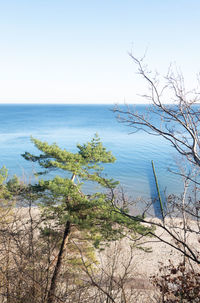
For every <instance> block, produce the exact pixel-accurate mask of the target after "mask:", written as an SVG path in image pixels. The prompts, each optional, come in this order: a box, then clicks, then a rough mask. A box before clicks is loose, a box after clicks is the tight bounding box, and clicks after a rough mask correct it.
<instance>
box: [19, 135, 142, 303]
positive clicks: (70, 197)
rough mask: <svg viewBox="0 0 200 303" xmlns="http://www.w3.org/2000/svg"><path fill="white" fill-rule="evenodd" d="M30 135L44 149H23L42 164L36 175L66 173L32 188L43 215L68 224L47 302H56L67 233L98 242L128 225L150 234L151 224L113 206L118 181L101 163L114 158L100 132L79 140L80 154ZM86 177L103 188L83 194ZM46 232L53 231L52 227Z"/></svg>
mask: <svg viewBox="0 0 200 303" xmlns="http://www.w3.org/2000/svg"><path fill="white" fill-rule="evenodd" d="M31 140H32V142H33V143H34V145H35V146H36V147H37V148H38V149H39V150H40V151H41V152H42V154H40V155H33V154H30V153H28V152H25V153H24V154H23V155H22V156H23V157H24V158H25V159H26V160H29V161H33V162H36V163H38V164H39V165H40V167H42V168H43V170H42V171H40V172H38V174H40V175H42V174H46V173H47V172H49V171H51V170H55V169H56V170H58V171H60V172H61V171H64V172H65V173H66V176H63V173H62V176H56V177H54V178H53V179H50V180H40V181H39V182H38V184H36V185H35V186H34V189H35V190H37V191H38V192H40V202H41V203H42V204H43V216H45V218H46V219H48V218H52V219H53V220H54V224H55V225H54V226H55V227H56V226H63V227H64V232H63V235H62V241H61V245H60V248H59V253H58V256H57V262H56V265H55V269H54V272H53V274H52V279H51V283H50V288H49V293H48V298H47V303H52V302H53V301H54V297H55V294H56V287H57V281H58V276H59V272H60V269H61V266H62V262H63V256H64V252H65V250H66V249H67V247H70V246H69V237H70V236H71V234H72V230H73V229H74V228H75V229H76V231H79V232H80V233H83V234H84V236H85V239H87V241H90V242H92V243H93V245H94V247H99V246H100V244H101V243H103V242H108V241H112V240H116V239H119V238H120V237H122V236H123V234H124V232H125V230H126V231H127V229H130V230H131V231H132V232H133V233H140V234H144V233H146V231H147V229H146V228H145V227H144V226H142V225H141V224H140V223H139V222H138V221H133V220H129V218H127V217H125V216H123V215H121V214H119V213H118V212H116V211H115V207H114V203H113V202H114V195H108V193H107V190H110V191H111V193H113V190H114V189H115V187H116V186H117V185H118V182H116V181H114V180H113V179H109V178H106V177H105V176H103V174H102V172H103V169H104V168H103V164H104V163H114V162H115V157H114V156H113V155H112V153H111V152H110V151H107V150H106V149H105V147H103V145H102V143H101V142H100V139H99V137H98V135H95V137H94V138H93V139H92V140H91V142H88V143H86V144H83V145H80V144H78V145H77V152H76V153H72V152H70V151H67V150H66V149H61V148H60V147H59V146H58V145H57V144H52V145H49V144H48V143H47V142H41V141H39V140H37V139H34V138H31ZM88 181H90V182H92V184H93V185H94V187H95V186H96V185H98V187H99V189H100V191H99V192H93V193H90V194H86V193H83V190H82V185H83V184H84V183H85V182H88ZM41 194H42V196H41ZM44 232H45V230H44ZM46 232H47V233H48V232H49V231H48V228H46Z"/></svg>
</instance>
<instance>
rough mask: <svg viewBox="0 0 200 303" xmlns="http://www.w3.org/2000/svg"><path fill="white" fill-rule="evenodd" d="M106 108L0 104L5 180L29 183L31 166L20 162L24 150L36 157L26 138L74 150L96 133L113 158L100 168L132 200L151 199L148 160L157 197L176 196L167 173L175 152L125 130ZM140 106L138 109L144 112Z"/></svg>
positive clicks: (174, 180)
mask: <svg viewBox="0 0 200 303" xmlns="http://www.w3.org/2000/svg"><path fill="white" fill-rule="evenodd" d="M112 108H113V106H112V105H0V166H2V165H6V167H7V168H8V169H9V175H10V176H11V175H13V174H17V175H19V176H21V177H22V178H24V179H25V180H26V181H29V179H33V177H30V176H33V173H34V171H35V170H36V167H35V166H34V165H33V164H31V163H30V162H27V161H26V160H24V159H23V158H22V157H21V154H22V153H24V152H25V151H29V152H37V150H36V149H35V148H34V146H33V144H32V143H31V142H30V136H31V135H32V136H33V137H35V138H38V139H40V140H45V141H47V142H49V143H53V142H56V143H57V144H58V145H59V146H61V147H63V148H66V149H69V150H70V151H76V144H77V143H85V142H87V141H89V140H90V139H91V138H92V137H93V135H94V134H95V133H96V132H97V133H98V134H99V136H100V138H101V140H102V142H103V144H104V145H105V146H106V147H107V148H108V149H109V150H111V151H112V153H113V154H114V156H115V157H116V158H117V161H116V163H114V164H108V165H106V168H105V172H106V174H107V175H108V176H110V177H113V178H114V179H116V180H119V181H120V184H121V185H122V186H123V188H124V190H125V192H126V193H127V194H128V195H131V196H132V197H133V198H137V197H143V198H145V199H147V198H149V197H151V196H152V195H153V194H154V191H155V183H154V176H153V172H152V167H151V160H153V161H154V164H155V168H156V172H157V176H158V179H159V185H160V189H161V192H162V194H164V191H166V194H171V193H180V192H181V191H182V181H181V179H180V177H177V176H176V175H173V174H172V173H170V172H169V171H168V168H170V169H172V170H176V169H177V162H176V152H175V151H174V149H173V148H172V147H171V146H170V145H169V143H168V142H166V141H165V140H164V139H162V138H161V137H157V136H150V135H148V134H146V133H144V132H138V133H135V134H129V133H130V132H131V129H130V128H129V127H127V126H125V125H123V124H121V123H118V122H117V120H116V118H115V115H114V113H113V112H112V111H111V110H110V109H112ZM145 109H146V107H145V106H138V110H139V111H145Z"/></svg>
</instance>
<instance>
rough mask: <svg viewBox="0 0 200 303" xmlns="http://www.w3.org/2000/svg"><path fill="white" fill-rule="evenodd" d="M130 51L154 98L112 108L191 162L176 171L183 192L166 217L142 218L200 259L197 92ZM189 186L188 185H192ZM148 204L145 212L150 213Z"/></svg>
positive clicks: (169, 200)
mask: <svg viewBox="0 0 200 303" xmlns="http://www.w3.org/2000/svg"><path fill="white" fill-rule="evenodd" d="M130 57H131V58H132V60H133V62H134V63H135V64H136V67H137V71H138V74H139V75H140V76H141V77H142V78H143V79H144V81H146V84H147V88H148V92H147V93H146V94H144V95H142V96H143V97H144V98H145V100H148V101H149V103H150V104H149V105H148V106H147V107H146V110H145V111H144V112H141V111H138V110H137V107H134V106H132V107H131V106H129V105H126V106H125V107H124V106H121V107H120V106H117V105H116V106H115V108H114V109H113V111H114V112H115V113H116V114H117V118H118V121H119V122H121V123H124V124H126V125H128V126H129V127H130V128H131V129H132V133H135V132H137V131H144V132H146V133H148V134H149V135H156V136H161V137H163V138H164V139H165V140H167V141H168V142H169V144H171V145H172V146H173V147H174V149H175V150H176V151H177V153H178V154H179V155H181V156H182V157H183V158H184V159H185V160H186V163H187V165H185V170H182V171H180V172H176V173H177V174H178V175H179V176H180V178H183V184H184V192H183V194H182V195H180V196H179V197H178V196H175V195H171V196H170V197H167V204H168V205H167V210H166V212H165V215H164V218H163V219H164V220H163V221H155V220H154V219H149V218H144V217H143V218H140V219H139V220H140V221H141V222H143V223H147V224H148V223H151V224H153V225H154V226H156V227H158V228H160V229H161V230H162V231H163V234H160V235H158V234H156V233H155V236H156V238H157V239H158V240H160V241H162V242H164V243H166V244H168V245H170V246H171V247H172V248H174V249H176V250H177V251H179V252H180V253H181V254H182V255H183V256H184V257H186V258H189V259H190V260H192V261H194V262H195V263H197V264H200V249H199V233H200V229H199V219H200V213H199V211H200V203H199V198H198V196H199V185H200V182H199V180H198V175H199V167H200V137H199V132H200V106H199V102H200V97H199V92H198V91H196V90H193V91H186V89H185V85H184V78H183V76H182V75H181V74H180V73H177V72H174V71H173V67H170V68H169V70H168V73H167V75H166V76H165V77H161V76H160V75H158V74H157V73H155V74H154V75H153V73H152V72H151V71H149V70H148V67H147V65H146V64H145V62H144V59H145V58H141V59H138V58H136V57H135V56H134V55H133V54H130ZM155 117H156V118H157V119H155ZM189 166H190V168H191V167H192V170H191V171H192V172H194V173H191V172H189V170H187V168H188V167H189ZM189 187H190V190H188V188H189ZM148 207H149V206H148ZM148 207H147V208H146V210H145V211H144V214H147V211H148ZM120 211H121V210H120V208H119V212H120ZM126 215H127V216H130V217H132V219H133V220H138V219H137V218H136V217H135V216H134V215H132V214H126ZM166 218H168V220H166ZM177 218H178V219H177ZM164 235H165V236H164ZM166 235H167V237H169V238H168V240H166ZM191 235H193V236H195V237H196V240H195V243H191V241H190V237H191ZM169 239H170V240H169Z"/></svg>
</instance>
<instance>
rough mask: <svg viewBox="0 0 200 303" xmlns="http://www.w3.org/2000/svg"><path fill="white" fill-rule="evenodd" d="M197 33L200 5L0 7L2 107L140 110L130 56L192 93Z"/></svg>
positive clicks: (1, 0) (12, 0)
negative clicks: (123, 106) (176, 73)
mask: <svg viewBox="0 0 200 303" xmlns="http://www.w3.org/2000/svg"><path fill="white" fill-rule="evenodd" d="M199 33H200V1H199V0H190V1H188V0H176V1H175V0H166V1H160V0H140V1H138V0H137V1H136V0H130V1H128V0H71V1H68V0H56V1H55V0H54V1H51V0H48V1H47V0H34V1H33V0H28V1H27V0H24V1H22V0H6V1H5V0H0V102H1V103H70V104H72V103H108V104H112V103H123V102H126V103H138V102H141V98H140V97H139V95H140V94H143V92H144V90H145V87H146V84H145V82H144V81H142V79H141V78H140V76H139V75H138V74H137V69H136V66H135V64H134V63H133V60H132V59H131V57H130V56H129V53H130V52H131V53H133V54H134V55H135V56H137V57H141V56H143V54H144V53H145V52H146V57H145V60H146V63H147V64H148V66H149V68H150V69H151V70H152V71H155V70H156V71H158V72H159V73H161V74H163V75H164V74H166V72H167V70H168V67H169V65H170V64H171V63H172V64H176V66H177V67H178V69H180V70H181V71H182V73H183V75H184V77H185V79H186V83H187V84H188V86H189V87H190V86H191V87H192V86H193V85H194V83H195V79H196V76H197V74H198V73H199V72H200V60H199V59H200V38H199V35H200V34H199ZM144 102H145V101H144ZM144 102H143V103H144Z"/></svg>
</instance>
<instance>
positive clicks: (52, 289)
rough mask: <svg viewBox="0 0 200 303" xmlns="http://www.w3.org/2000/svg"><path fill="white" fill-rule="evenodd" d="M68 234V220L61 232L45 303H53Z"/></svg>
mask: <svg viewBox="0 0 200 303" xmlns="http://www.w3.org/2000/svg"><path fill="white" fill-rule="evenodd" d="M69 234H70V222H69V221H67V222H66V225H65V231H64V234H63V239H62V243H61V246H60V250H59V254H58V257H57V262H56V266H55V268H54V272H53V276H52V278H51V283H50V288H49V291H48V295H47V303H53V302H54V298H55V291H56V286H57V281H58V275H59V272H60V269H61V265H62V257H63V254H64V250H65V246H66V245H67V242H68V239H69Z"/></svg>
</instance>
